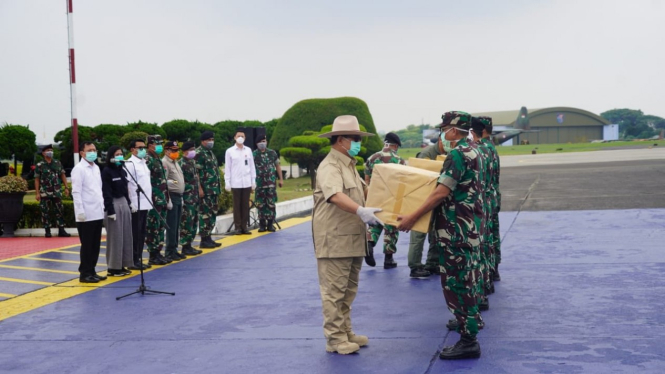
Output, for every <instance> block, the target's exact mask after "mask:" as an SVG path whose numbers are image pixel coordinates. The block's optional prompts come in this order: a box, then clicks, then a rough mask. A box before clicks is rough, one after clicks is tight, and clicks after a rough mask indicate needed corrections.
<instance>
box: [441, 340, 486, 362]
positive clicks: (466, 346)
mask: <svg viewBox="0 0 665 374" xmlns="http://www.w3.org/2000/svg"><path fill="white" fill-rule="evenodd" d="M478 357H480V344H478V340H476V338H475V337H471V336H470V335H462V336H461V337H460V340H459V341H458V342H457V343H455V345H454V346H452V347H446V348H444V349H443V351H441V353H440V354H439V358H441V359H443V360H459V359H462V358H478Z"/></svg>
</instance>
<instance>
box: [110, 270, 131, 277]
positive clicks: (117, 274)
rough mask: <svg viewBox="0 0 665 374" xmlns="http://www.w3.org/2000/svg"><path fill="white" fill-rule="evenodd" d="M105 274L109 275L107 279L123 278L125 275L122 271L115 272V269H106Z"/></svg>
mask: <svg viewBox="0 0 665 374" xmlns="http://www.w3.org/2000/svg"><path fill="white" fill-rule="evenodd" d="M106 274H108V275H109V277H124V276H125V275H127V273H125V272H124V271H122V269H119V270H116V269H108V270H107V271H106Z"/></svg>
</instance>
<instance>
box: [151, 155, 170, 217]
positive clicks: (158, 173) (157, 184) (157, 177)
mask: <svg viewBox="0 0 665 374" xmlns="http://www.w3.org/2000/svg"><path fill="white" fill-rule="evenodd" d="M145 164H146V165H147V166H148V169H149V170H150V185H152V203H153V204H155V205H160V206H166V205H167V204H168V202H169V191H168V188H167V186H166V174H165V173H164V165H162V160H160V159H159V156H158V155H157V154H153V153H149V154H148V155H147V156H146V159H145Z"/></svg>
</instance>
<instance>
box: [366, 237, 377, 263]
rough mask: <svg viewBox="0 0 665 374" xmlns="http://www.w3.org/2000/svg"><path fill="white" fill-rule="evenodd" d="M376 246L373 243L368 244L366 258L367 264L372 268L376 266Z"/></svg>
mask: <svg viewBox="0 0 665 374" xmlns="http://www.w3.org/2000/svg"><path fill="white" fill-rule="evenodd" d="M374 246H375V244H374V243H373V242H367V254H366V256H365V263H366V264H367V265H369V266H371V267H375V266H376V260H375V259H374Z"/></svg>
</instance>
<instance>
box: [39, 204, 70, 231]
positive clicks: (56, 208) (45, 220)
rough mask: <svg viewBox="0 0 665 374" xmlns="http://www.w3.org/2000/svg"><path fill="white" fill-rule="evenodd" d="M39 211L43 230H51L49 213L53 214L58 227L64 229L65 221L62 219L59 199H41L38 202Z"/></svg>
mask: <svg viewBox="0 0 665 374" xmlns="http://www.w3.org/2000/svg"><path fill="white" fill-rule="evenodd" d="M39 210H41V212H42V225H44V228H45V229H50V228H51V216H50V212H51V211H53V212H54V213H55V218H56V220H57V221H58V227H65V219H64V217H63V213H62V212H63V211H64V210H63V209H62V199H61V198H59V197H42V198H41V199H40V200H39Z"/></svg>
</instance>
